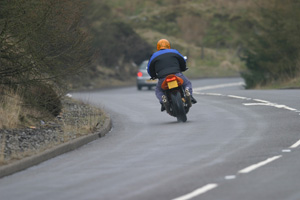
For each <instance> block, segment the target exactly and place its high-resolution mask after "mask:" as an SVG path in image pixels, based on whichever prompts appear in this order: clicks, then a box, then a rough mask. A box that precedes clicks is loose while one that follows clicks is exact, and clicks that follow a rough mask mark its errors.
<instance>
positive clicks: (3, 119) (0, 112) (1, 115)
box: [0, 89, 22, 129]
mask: <svg viewBox="0 0 300 200" xmlns="http://www.w3.org/2000/svg"><path fill="white" fill-rule="evenodd" d="M0 104H1V105H0V129H6V128H9V129H13V128H17V127H18V125H19V116H20V113H21V110H22V108H21V105H22V100H21V98H20V96H19V95H18V94H16V93H15V92H13V91H10V90H4V89H3V90H2V97H1V98H0Z"/></svg>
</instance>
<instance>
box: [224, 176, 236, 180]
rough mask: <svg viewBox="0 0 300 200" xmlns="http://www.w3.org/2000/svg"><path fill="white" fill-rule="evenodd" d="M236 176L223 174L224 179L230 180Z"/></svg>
mask: <svg viewBox="0 0 300 200" xmlns="http://www.w3.org/2000/svg"><path fill="white" fill-rule="evenodd" d="M235 178H236V176H235V175H228V176H225V179H226V180H232V179H235Z"/></svg>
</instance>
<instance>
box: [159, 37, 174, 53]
mask: <svg viewBox="0 0 300 200" xmlns="http://www.w3.org/2000/svg"><path fill="white" fill-rule="evenodd" d="M161 49H171V45H170V42H169V41H168V40H166V39H161V40H159V41H158V42H157V51H159V50H161Z"/></svg>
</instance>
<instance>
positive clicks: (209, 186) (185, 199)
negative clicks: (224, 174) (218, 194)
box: [173, 183, 218, 200]
mask: <svg viewBox="0 0 300 200" xmlns="http://www.w3.org/2000/svg"><path fill="white" fill-rule="evenodd" d="M216 187H218V184H215V183H211V184H207V185H205V186H203V187H201V188H199V189H197V190H194V191H193V192H191V193H189V194H186V195H183V196H181V197H178V198H176V199H173V200H188V199H192V198H194V197H196V196H199V195H201V194H204V193H206V192H208V191H210V190H212V189H214V188H216Z"/></svg>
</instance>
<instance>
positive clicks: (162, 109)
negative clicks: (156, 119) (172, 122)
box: [160, 103, 166, 112]
mask: <svg viewBox="0 0 300 200" xmlns="http://www.w3.org/2000/svg"><path fill="white" fill-rule="evenodd" d="M160 104H161V107H160V111H161V112H163V111H165V110H166V108H165V106H164V104H163V103H160Z"/></svg>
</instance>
